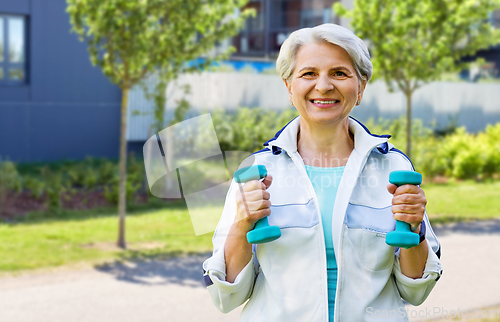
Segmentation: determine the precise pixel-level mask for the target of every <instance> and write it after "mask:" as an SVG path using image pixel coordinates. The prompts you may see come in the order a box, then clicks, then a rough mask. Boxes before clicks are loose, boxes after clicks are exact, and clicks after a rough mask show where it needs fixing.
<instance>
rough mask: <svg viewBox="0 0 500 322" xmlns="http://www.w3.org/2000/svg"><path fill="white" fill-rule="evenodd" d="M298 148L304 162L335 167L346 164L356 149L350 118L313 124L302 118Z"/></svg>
mask: <svg viewBox="0 0 500 322" xmlns="http://www.w3.org/2000/svg"><path fill="white" fill-rule="evenodd" d="M300 121H301V122H300V129H299V133H298V134H297V150H298V152H299V154H300V156H301V157H302V159H303V160H304V164H306V165H309V166H314V167H322V168H333V167H341V166H345V165H346V163H347V159H348V158H349V155H351V152H352V150H353V149H354V136H353V135H352V134H351V133H350V132H349V120H348V119H347V118H346V119H345V120H344V121H342V122H340V123H337V124H334V125H332V124H328V125H324V126H323V125H314V126H311V125H310V124H308V123H307V122H304V121H303V119H301V120H300Z"/></svg>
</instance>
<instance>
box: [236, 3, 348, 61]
mask: <svg viewBox="0 0 500 322" xmlns="http://www.w3.org/2000/svg"><path fill="white" fill-rule="evenodd" d="M336 1H338V0H313V1H311V0H253V1H250V2H249V3H248V4H247V7H248V8H253V9H255V10H256V13H257V15H256V17H254V18H250V19H248V20H247V21H246V24H245V26H244V28H243V30H242V31H241V32H240V34H239V35H238V36H236V37H235V38H234V39H233V45H234V46H235V47H236V53H235V56H246V57H250V56H260V57H266V58H275V57H276V56H277V55H278V52H279V49H280V47H281V44H282V43H283V42H284V41H285V39H287V38H288V36H289V35H290V33H292V32H293V31H295V30H297V29H300V28H304V27H314V26H317V25H320V24H323V23H328V22H330V23H338V19H337V18H336V17H335V15H334V13H333V12H332V5H333V3H334V2H336Z"/></svg>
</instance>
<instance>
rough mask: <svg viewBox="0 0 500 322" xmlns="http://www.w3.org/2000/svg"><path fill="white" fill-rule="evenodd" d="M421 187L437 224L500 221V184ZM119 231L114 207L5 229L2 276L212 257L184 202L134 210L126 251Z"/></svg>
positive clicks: (36, 216)
mask: <svg viewBox="0 0 500 322" xmlns="http://www.w3.org/2000/svg"><path fill="white" fill-rule="evenodd" d="M422 187H423V188H424V190H425V192H426V195H427V199H428V213H429V217H430V219H431V221H432V222H433V223H434V224H436V223H448V222H454V221H465V220H481V219H490V218H500V212H499V209H500V181H496V182H484V183H476V182H460V183H449V184H425V185H423V186H422ZM198 215H199V216H200V215H201V216H203V217H204V218H205V216H206V219H207V220H206V221H209V220H211V219H210V218H212V217H213V216H212V215H211V209H207V211H206V213H204V212H198ZM214 218H215V217H214ZM212 219H213V218H212ZM212 221H213V220H212ZM212 224H213V223H212ZM117 226H118V218H117V214H116V208H114V207H108V208H99V209H93V210H86V211H62V213H60V214H57V215H55V214H52V213H48V212H38V213H32V214H30V215H28V216H27V217H26V218H25V219H24V220H21V221H18V222H16V223H2V224H0V254H1V256H0V273H12V272H19V271H24V270H31V269H37V268H50V267H57V266H65V265H72V264H76V263H90V264H95V263H103V262H107V261H112V260H130V259H134V258H149V257H154V258H166V257H170V256H173V255H180V254H185V253H200V252H208V251H210V250H211V247H212V245H211V237H212V233H207V234H204V235H201V236H196V235H195V232H194V229H193V225H192V223H191V218H190V216H189V213H188V211H187V209H186V205H185V203H184V202H183V201H179V202H169V203H165V202H162V201H159V200H158V199H156V198H151V200H150V202H149V203H148V204H144V205H130V206H129V207H128V214H127V220H126V239H127V242H128V250H126V251H123V250H120V249H118V248H116V247H115V246H114V245H115V242H116V238H117V230H118V228H117ZM202 228H204V227H202Z"/></svg>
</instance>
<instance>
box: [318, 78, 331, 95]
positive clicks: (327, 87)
mask: <svg viewBox="0 0 500 322" xmlns="http://www.w3.org/2000/svg"><path fill="white" fill-rule="evenodd" d="M333 89H334V86H333V83H332V80H331V79H330V77H328V76H320V77H319V78H318V82H317V83H316V90H317V91H318V92H320V93H322V94H324V93H327V92H329V91H331V90H333Z"/></svg>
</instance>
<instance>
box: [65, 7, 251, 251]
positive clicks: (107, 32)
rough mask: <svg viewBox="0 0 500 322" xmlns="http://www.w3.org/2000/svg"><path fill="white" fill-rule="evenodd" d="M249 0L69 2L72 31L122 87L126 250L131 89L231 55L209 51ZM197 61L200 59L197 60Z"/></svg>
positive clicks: (233, 27)
mask: <svg viewBox="0 0 500 322" xmlns="http://www.w3.org/2000/svg"><path fill="white" fill-rule="evenodd" d="M247 2H248V0H210V1H208V0H189V1H186V0H105V1H104V0H67V4H68V6H67V12H68V13H69V16H70V22H71V24H72V26H73V28H72V30H73V31H74V32H76V33H77V34H78V35H79V37H80V40H82V41H83V40H86V41H87V43H88V50H89V53H90V59H91V62H92V64H93V65H97V66H99V67H100V68H101V69H102V71H103V73H104V75H106V76H107V77H108V78H109V79H110V80H111V82H113V83H115V84H117V85H118V86H119V87H120V89H121V90H122V102H121V129H120V166H119V171H120V180H119V202H118V213H119V234H118V246H119V247H122V248H125V247H126V245H125V212H126V209H125V207H126V200H125V198H126V196H125V191H126V185H125V184H126V162H127V161H126V156H127V145H126V143H127V142H126V139H125V133H126V129H127V122H126V121H127V104H128V102H127V99H128V93H129V90H130V88H132V87H133V86H134V85H137V84H139V83H140V82H141V81H142V80H144V79H146V78H148V77H150V76H152V75H157V77H159V78H158V79H159V83H160V85H159V86H165V84H166V83H168V81H169V80H171V79H173V78H175V77H176V76H177V75H178V74H179V73H181V72H186V71H187V72H189V71H193V70H198V69H200V68H204V67H205V66H207V65H209V64H211V63H212V61H213V60H216V59H219V58H221V57H225V56H226V55H227V53H222V54H220V55H219V54H213V55H207V59H205V60H204V61H202V62H200V63H196V59H197V58H198V57H200V56H203V55H204V54H206V53H208V52H209V51H210V50H211V49H213V48H214V46H215V45H216V43H217V42H218V41H221V40H223V39H226V38H228V37H230V36H232V35H234V34H235V33H236V32H238V29H239V27H240V26H241V24H242V22H243V21H244V19H245V18H246V17H247V16H248V15H249V14H250V13H251V12H250V11H247V10H245V11H243V12H241V13H240V14H239V15H237V14H235V13H237V10H238V9H239V8H240V7H242V6H243V5H245V4H246V3H247ZM193 61H194V63H193Z"/></svg>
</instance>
